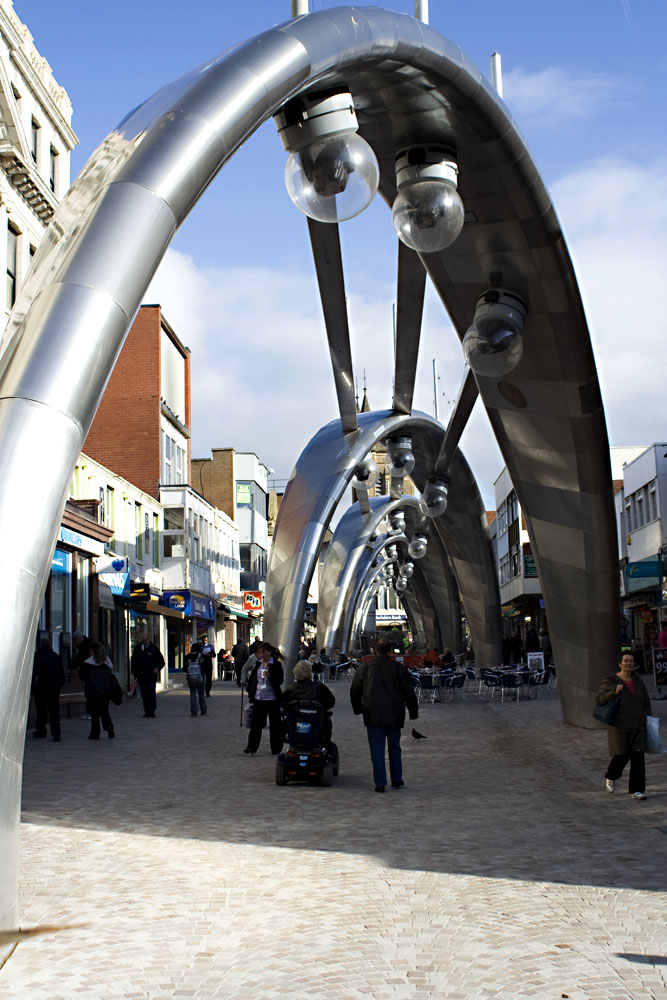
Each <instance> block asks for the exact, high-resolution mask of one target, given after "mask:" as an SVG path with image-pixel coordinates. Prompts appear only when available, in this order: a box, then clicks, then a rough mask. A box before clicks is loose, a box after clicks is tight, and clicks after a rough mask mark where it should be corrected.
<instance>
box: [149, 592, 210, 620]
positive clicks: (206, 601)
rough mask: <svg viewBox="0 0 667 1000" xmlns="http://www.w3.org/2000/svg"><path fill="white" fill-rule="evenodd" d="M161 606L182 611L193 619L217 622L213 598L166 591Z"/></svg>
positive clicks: (161, 599)
mask: <svg viewBox="0 0 667 1000" xmlns="http://www.w3.org/2000/svg"><path fill="white" fill-rule="evenodd" d="M160 604H163V605H164V606H165V607H167V608H173V609H174V611H182V612H183V614H185V615H191V616H192V617H193V618H206V619H207V621H215V601H214V599H213V598H211V597H200V596H199V595H198V594H192V593H191V592H190V591H189V590H166V591H165V592H164V594H162V596H161V598H160Z"/></svg>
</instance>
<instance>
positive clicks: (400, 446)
mask: <svg viewBox="0 0 667 1000" xmlns="http://www.w3.org/2000/svg"><path fill="white" fill-rule="evenodd" d="M414 467H415V456H414V455H413V453H412V438H409V437H394V438H389V440H388V441H387V457H386V459H385V468H386V470H387V472H388V474H389V475H390V476H392V478H394V479H402V478H403V476H409V475H410V473H411V472H412V470H413V469H414Z"/></svg>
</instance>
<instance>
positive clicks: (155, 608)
mask: <svg viewBox="0 0 667 1000" xmlns="http://www.w3.org/2000/svg"><path fill="white" fill-rule="evenodd" d="M146 611H148V612H149V613H150V614H152V615H164V616H165V618H180V620H181V621H183V619H184V618H185V614H184V613H183V611H176V610H175V609H174V608H167V607H165V605H164V604H158V602H157V601H146Z"/></svg>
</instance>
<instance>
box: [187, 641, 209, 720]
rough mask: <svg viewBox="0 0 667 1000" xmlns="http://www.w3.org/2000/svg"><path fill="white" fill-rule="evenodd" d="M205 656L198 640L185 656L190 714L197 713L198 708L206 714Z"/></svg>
mask: <svg viewBox="0 0 667 1000" xmlns="http://www.w3.org/2000/svg"><path fill="white" fill-rule="evenodd" d="M202 660H203V657H202V654H201V646H200V645H199V643H198V642H193V644H192V649H191V650H190V652H189V653H188V654H187V655H186V657H185V676H186V678H187V682H188V688H189V689H190V715H192V716H195V715H197V709H198V708H199V709H201V714H202V715H206V712H207V711H208V709H207V707H206V691H205V683H206V681H205V677H204V670H203V663H202Z"/></svg>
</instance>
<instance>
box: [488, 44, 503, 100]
mask: <svg viewBox="0 0 667 1000" xmlns="http://www.w3.org/2000/svg"><path fill="white" fill-rule="evenodd" d="M491 83H492V84H493V86H494V87H495V88H496V90H497V92H498V97H502V96H503V68H502V66H501V64H500V53H499V52H494V53H493V55H492V56H491Z"/></svg>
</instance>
